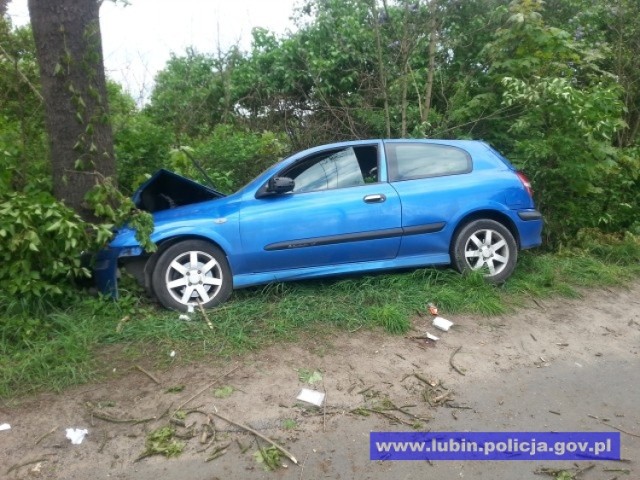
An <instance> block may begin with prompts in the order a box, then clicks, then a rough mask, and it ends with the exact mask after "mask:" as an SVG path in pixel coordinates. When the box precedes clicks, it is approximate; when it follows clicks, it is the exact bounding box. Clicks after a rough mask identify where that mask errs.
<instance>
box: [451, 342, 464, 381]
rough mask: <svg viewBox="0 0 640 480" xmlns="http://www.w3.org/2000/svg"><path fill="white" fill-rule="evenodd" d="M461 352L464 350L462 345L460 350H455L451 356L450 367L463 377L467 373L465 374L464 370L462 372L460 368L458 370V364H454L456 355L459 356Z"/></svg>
mask: <svg viewBox="0 0 640 480" xmlns="http://www.w3.org/2000/svg"><path fill="white" fill-rule="evenodd" d="M460 350H462V345H460V346H459V347H458V348H456V349H455V351H454V352H453V353H452V354H451V356H450V357H449V365H451V368H453V369H454V370H455V371H456V372H458V373H459V374H460V375H463V376H464V374H465V373H464V372H463V371H462V370H460V368H458V367H457V366H456V364H455V363H453V357H455V356H456V354H457V353H458V352H459V351H460Z"/></svg>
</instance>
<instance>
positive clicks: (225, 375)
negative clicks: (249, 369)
mask: <svg viewBox="0 0 640 480" xmlns="http://www.w3.org/2000/svg"><path fill="white" fill-rule="evenodd" d="M241 366H242V364H238V365H236V366H235V367H233V368H232V369H231V370H229V371H228V372H227V373H224V374H222V375H220V376H219V377H218V378H216V379H215V380H214V381H213V382H211V383H210V384H208V385H207V386H206V387H204V388H203V389H202V390H199V391H198V392H197V393H195V394H194V395H193V396H191V397H190V398H189V399H188V400H186V401H184V402H182V404H180V406H178V408H176V409H175V410H174V412H177V411H178V410H180V409H182V407H184V406H185V405H187V404H188V403H189V402H190V401H191V400H193V399H194V398H196V397H198V396H200V395H202V394H203V393H204V392H206V391H207V390H209V389H210V388H211V387H213V386H214V385H215V384H216V383H218V382H219V381H220V380H222V379H223V378H225V377H228V376H229V375H231V374H232V373H233V372H235V371H236V370H238V369H239V368H240V367H241Z"/></svg>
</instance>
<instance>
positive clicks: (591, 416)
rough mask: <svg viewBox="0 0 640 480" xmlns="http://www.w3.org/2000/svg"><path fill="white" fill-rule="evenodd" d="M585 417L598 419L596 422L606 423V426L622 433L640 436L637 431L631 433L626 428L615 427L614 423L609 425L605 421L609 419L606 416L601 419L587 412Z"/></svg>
mask: <svg viewBox="0 0 640 480" xmlns="http://www.w3.org/2000/svg"><path fill="white" fill-rule="evenodd" d="M587 417H590V418H593V419H594V420H597V421H598V422H600V423H601V424H603V425H606V426H607V427H611V428H613V429H614V430H617V431H619V432H622V433H624V434H626V435H629V436H631V437H636V438H640V434H637V433H631V432H629V431H627V430H623V429H622V428H619V427H616V426H615V425H611V424H610V423H607V422H608V421H609V419H608V418H602V419H601V418H599V417H596V416H595V415H589V414H587Z"/></svg>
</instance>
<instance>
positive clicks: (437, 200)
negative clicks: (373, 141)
mask: <svg viewBox="0 0 640 480" xmlns="http://www.w3.org/2000/svg"><path fill="white" fill-rule="evenodd" d="M385 152H386V159H387V164H388V168H389V181H390V183H391V185H393V187H394V188H395V189H396V191H397V192H398V195H399V196H400V198H401V200H402V228H403V230H404V237H403V239H402V244H401V246H400V251H399V254H398V256H399V257H411V256H416V255H428V256H432V257H433V261H434V262H435V263H446V262H448V253H449V246H450V241H451V235H452V227H453V225H452V224H451V222H450V220H451V219H453V218H455V217H456V216H458V215H459V212H460V210H461V209H463V208H464V206H465V205H467V204H469V203H470V202H471V201H472V200H471V199H470V198H469V196H470V195H471V196H473V195H476V194H477V189H475V190H474V188H472V187H473V185H474V183H475V181H474V179H473V176H472V175H471V171H472V167H473V165H472V160H471V155H470V154H469V153H468V152H467V151H466V150H464V149H462V148H459V147H455V146H451V145H446V144H438V143H425V142H420V141H413V142H412V141H388V142H385Z"/></svg>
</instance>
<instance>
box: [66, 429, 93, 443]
mask: <svg viewBox="0 0 640 480" xmlns="http://www.w3.org/2000/svg"><path fill="white" fill-rule="evenodd" d="M88 433H89V430H87V429H86V428H67V435H66V436H67V438H68V439H69V440H71V443H72V444H73V445H80V444H81V443H82V441H83V440H84V437H85V436H86V435H87V434H88Z"/></svg>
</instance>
